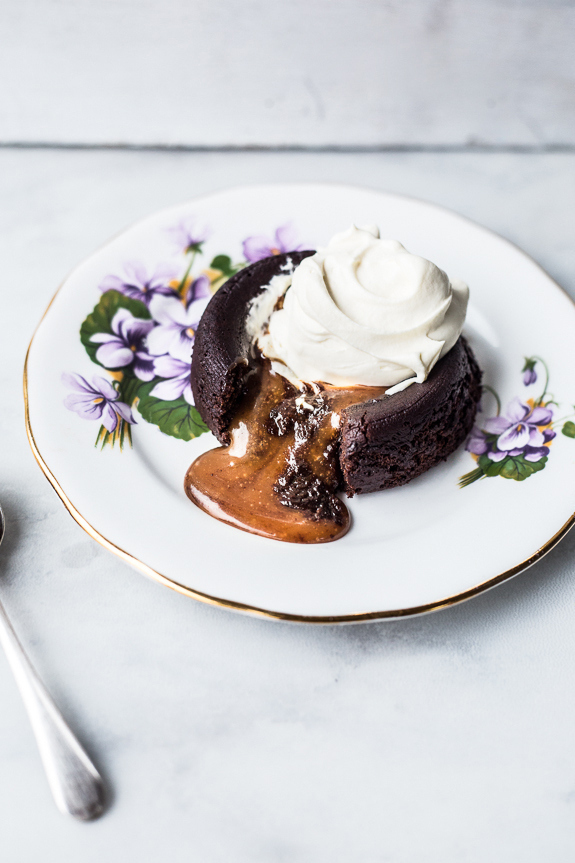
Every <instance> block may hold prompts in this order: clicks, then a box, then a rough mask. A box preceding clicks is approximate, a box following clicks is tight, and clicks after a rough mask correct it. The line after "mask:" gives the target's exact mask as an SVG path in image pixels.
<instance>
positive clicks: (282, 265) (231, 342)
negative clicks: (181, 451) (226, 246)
mask: <svg viewBox="0 0 575 863" xmlns="http://www.w3.org/2000/svg"><path fill="white" fill-rule="evenodd" d="M313 254H315V252H314V251H305V252H289V253H288V254H284V255H273V256H272V257H270V258H264V259H263V260H261V261H257V262H256V263H255V264H251V265H250V266H249V267H246V268H245V270H240V271H239V273H236V274H235V276H232V277H231V279H228V281H227V282H226V283H225V285H222V287H221V288H220V289H219V291H218V292H217V293H216V294H214V296H213V297H212V299H211V300H210V302H209V304H208V306H207V308H206V310H205V312H204V314H203V315H202V318H201V320H200V323H199V326H198V329H197V330H196V335H195V341H194V353H193V357H192V392H193V394H194V402H195V405H196V407H197V409H198V411H199V412H200V416H201V417H202V419H203V421H204V422H205V424H206V425H207V427H208V428H209V430H210V431H211V432H213V434H215V436H216V437H217V439H218V440H219V441H220V443H222V444H229V443H230V437H229V434H228V431H227V429H228V425H229V423H230V420H231V417H232V415H233V412H234V409H235V407H236V404H237V401H238V398H239V397H240V395H241V393H242V391H243V388H244V383H245V380H246V378H247V376H248V374H249V373H250V371H251V370H252V369H253V368H254V363H255V356H254V354H253V351H252V349H251V348H252V346H251V344H250V340H249V338H248V336H247V333H246V318H247V315H248V308H249V303H250V301H251V300H253V299H254V297H257V295H258V294H260V293H261V292H262V290H263V289H264V288H265V287H266V286H267V285H269V283H270V282H271V280H272V278H273V277H274V276H277V275H279V274H280V273H289V272H290V271H293V270H294V269H295V268H296V267H297V265H298V264H299V263H301V261H303V259H304V258H307V257H309V256H310V255H313Z"/></svg>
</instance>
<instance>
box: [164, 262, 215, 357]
mask: <svg viewBox="0 0 575 863" xmlns="http://www.w3.org/2000/svg"><path fill="white" fill-rule="evenodd" d="M210 298H211V291H210V280H209V279H208V277H207V276H203V275H202V276H199V277H198V278H197V279H194V281H193V282H192V284H191V285H190V287H189V288H188V291H187V293H186V297H185V299H184V301H182V300H180V299H179V298H176V297H155V298H154V299H153V300H152V302H151V304H150V312H151V314H152V317H153V318H154V320H155V321H157V322H158V326H157V327H155V328H154V329H153V330H152V332H151V333H150V334H149V336H148V349H149V351H150V353H151V354H153V355H154V356H156V357H159V356H161V355H163V354H169V355H170V356H171V357H173V358H174V359H177V360H181V361H182V362H183V363H189V362H190V358H191V356H192V347H193V344H194V338H195V335H196V330H197V328H198V324H199V322H200V318H201V316H202V314H203V312H204V309H205V308H206V306H207V304H208V302H209V301H210Z"/></svg>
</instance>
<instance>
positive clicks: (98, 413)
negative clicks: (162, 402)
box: [62, 374, 135, 432]
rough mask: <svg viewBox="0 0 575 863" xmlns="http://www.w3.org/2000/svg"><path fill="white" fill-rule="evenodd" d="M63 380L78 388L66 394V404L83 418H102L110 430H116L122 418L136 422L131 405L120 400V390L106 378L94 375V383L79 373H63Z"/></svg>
mask: <svg viewBox="0 0 575 863" xmlns="http://www.w3.org/2000/svg"><path fill="white" fill-rule="evenodd" d="M62 380H63V381H64V383H66V384H67V385H68V386H69V387H71V388H72V389H74V390H76V392H75V393H71V394H70V395H69V396H66V398H65V399H64V405H65V406H66V407H67V408H68V410H71V411H76V413H77V414H78V416H80V417H82V419H84V420H100V421H101V423H102V425H103V426H104V427H105V428H106V429H107V430H108V431H109V432H113V431H115V430H116V427H117V425H118V422H119V420H120V419H123V420H124V421H125V422H127V423H131V424H132V425H133V424H134V423H135V420H134V417H133V416H132V411H131V409H130V407H129V406H128V405H127V404H126V403H125V402H121V401H118V392H117V391H116V390H115V389H114V387H113V386H112V384H111V383H110V382H109V381H107V380H106V379H105V378H101V377H99V376H98V375H94V377H93V378H92V385H90V384H89V383H88V381H87V380H86V378H83V377H82V375H77V374H73V375H69V374H63V375H62Z"/></svg>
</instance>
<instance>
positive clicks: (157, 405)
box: [138, 381, 208, 440]
mask: <svg viewBox="0 0 575 863" xmlns="http://www.w3.org/2000/svg"><path fill="white" fill-rule="evenodd" d="M151 383H152V386H151V388H153V385H154V384H155V383H156V382H155V381H152V382H151ZM149 387H150V385H147V386H146V388H149ZM138 410H139V412H140V413H141V415H142V417H143V418H144V419H145V420H146V422H149V423H153V424H154V425H156V426H158V428H159V429H160V431H161V432H163V433H164V434H168V435H171V437H175V438H178V439H179V440H192V438H195V437H199V436H200V435H201V434H204V432H207V431H208V427H207V425H206V424H205V423H204V422H203V420H202V418H201V417H200V415H199V413H198V412H197V410H196V409H195V408H194V407H192V406H191V405H189V404H188V403H187V401H186V400H185V399H184V398H183V397H182V398H179V399H177V400H176V401H173V402H165V401H162V400H161V399H156V398H154V397H153V396H150V395H143V396H141V397H140V401H139V402H138Z"/></svg>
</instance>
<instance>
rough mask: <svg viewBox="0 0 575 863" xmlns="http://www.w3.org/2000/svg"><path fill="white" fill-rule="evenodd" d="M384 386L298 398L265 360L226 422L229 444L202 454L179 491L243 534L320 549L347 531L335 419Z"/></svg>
mask: <svg viewBox="0 0 575 863" xmlns="http://www.w3.org/2000/svg"><path fill="white" fill-rule="evenodd" d="M384 392H385V389H384V388H382V387H352V388H350V389H339V388H336V387H329V386H322V387H321V388H319V387H318V391H317V392H312V391H311V390H310V391H309V392H305V393H301V392H298V391H297V390H296V389H295V388H294V387H292V386H291V384H289V383H288V381H286V380H285V378H283V377H281V376H280V375H276V374H274V373H273V372H272V371H271V369H270V364H269V362H268V361H265V362H262V363H261V365H260V368H259V370H258V372H257V374H254V375H253V376H252V379H251V380H250V382H249V385H248V387H247V389H246V392H245V394H244V395H243V396H242V398H241V400H240V403H239V407H238V410H237V412H236V414H235V416H234V418H233V420H232V422H231V424H230V428H229V432H230V435H231V439H232V443H231V444H230V445H229V446H222V447H217V448H216V449H213V450H209V451H208V452H206V453H203V455H201V456H199V457H198V458H197V459H196V460H195V461H194V462H193V464H192V465H191V467H190V468H189V469H188V472H187V474H186V478H185V482H184V487H185V490H186V494H187V495H188V497H189V498H190V500H192V501H193V502H194V503H195V504H196V506H198V507H199V508H200V509H202V510H204V512H207V513H208V514H209V515H211V516H213V517H214V518H217V519H219V520H220V521H224V522H226V523H227V524H230V525H232V526H234V527H237V528H240V529H241V530H246V531H249V532H250V533H255V534H258V535H259V536H266V537H269V538H270V539H277V540H281V541H283V542H299V543H320V542H331V541H332V540H335V539H339V538H340V537H342V536H343V535H344V534H345V533H347V531H348V530H349V527H350V515H349V511H348V509H347V507H346V506H345V504H344V503H343V501H342V500H340V498H338V497H337V496H336V494H335V491H336V489H337V487H338V485H339V481H340V472H339V462H338V438H339V414H340V412H341V410H342V409H343V408H345V407H348V406H349V405H352V404H356V403H358V402H364V401H367V400H368V399H373V398H379V397H381V396H382V395H383V393H384Z"/></svg>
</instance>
